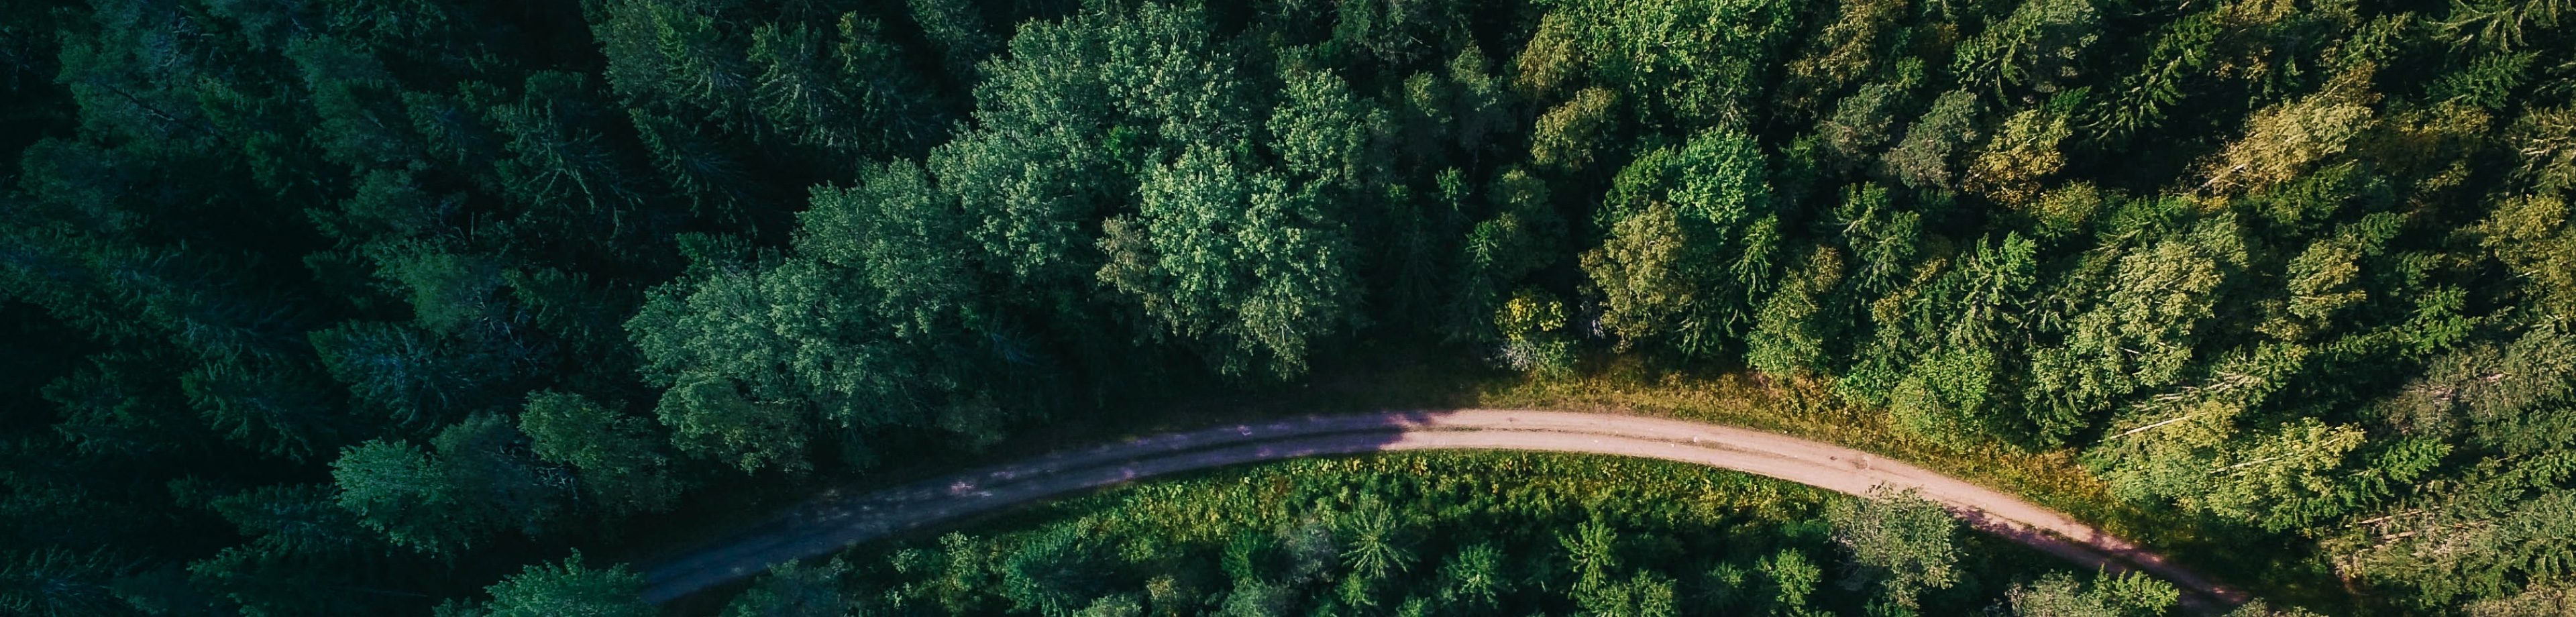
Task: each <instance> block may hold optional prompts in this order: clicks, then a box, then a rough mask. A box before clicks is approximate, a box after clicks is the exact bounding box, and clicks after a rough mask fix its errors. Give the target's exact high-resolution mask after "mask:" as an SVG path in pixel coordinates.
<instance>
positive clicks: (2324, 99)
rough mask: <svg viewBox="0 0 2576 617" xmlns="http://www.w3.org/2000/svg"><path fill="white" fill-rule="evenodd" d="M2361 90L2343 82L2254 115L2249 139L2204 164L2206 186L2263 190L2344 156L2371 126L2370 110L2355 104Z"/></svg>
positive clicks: (2218, 189)
mask: <svg viewBox="0 0 2576 617" xmlns="http://www.w3.org/2000/svg"><path fill="white" fill-rule="evenodd" d="M2359 77H2360V76H2346V77H2342V78H2339V79H2357V78H2359ZM2359 87H2360V86H2357V85H2349V84H2337V87H2335V88H2332V89H2329V90H2327V91H2325V92H2319V93H2316V94H2311V95H2308V96H2305V97H2301V98H2300V99H2298V100H2295V101H2288V102H2284V103H2280V104H2276V105H2273V106H2270V107H2265V108H2263V109H2262V110H2259V111H2256V112H2254V114H2253V115H2252V116H2250V117H2247V118H2246V119H2245V136H2244V137H2243V138H2240V139H2238V140H2236V141H2235V142H2231V143H2229V144H2228V145H2227V148H2226V149H2225V150H2221V151H2219V153H2218V154H2216V155H2213V156H2211V157H2210V159H2209V160H2208V161H2207V162H2204V163H2202V164H2201V169H2202V170H2204V171H2203V172H2202V173H2203V174H2204V175H2205V176H2207V177H2208V178H2209V180H2208V181H2207V182H2204V183H2202V184H2201V187H2202V188H2203V189H2204V190H2211V191H2216V192H2222V193H2224V192H2230V191H2241V190H2249V189H2259V188H2263V187H2267V186H2271V185H2273V184H2278V183H2281V182H2284V181H2288V180H2290V179H2292V178H2296V177H2298V176H2299V175H2300V174H2303V173H2306V172H2307V171H2308V168H2309V167H2310V166H2312V165H2314V164H2316V163H2318V162H2320V161H2323V160H2325V159H2326V158H2327V157H2331V156H2334V155H2337V154H2341V153H2343V151H2344V149H2345V148H2346V147H2347V145H2348V144H2349V143H2350V142H2351V141H2352V139H2353V137H2354V136H2356V135H2359V134H2361V132H2362V131H2363V130H2365V129H2368V128H2369V127H2370V126H2371V119H2372V112H2371V110H2370V108H2369V107H2366V106H2363V105H2362V104H2361V102H2359V101H2356V100H2354V99H2355V98H2357V97H2359V96H2360V94H2358V93H2354V92H2350V91H2349V90H2351V89H2354V88H2359Z"/></svg>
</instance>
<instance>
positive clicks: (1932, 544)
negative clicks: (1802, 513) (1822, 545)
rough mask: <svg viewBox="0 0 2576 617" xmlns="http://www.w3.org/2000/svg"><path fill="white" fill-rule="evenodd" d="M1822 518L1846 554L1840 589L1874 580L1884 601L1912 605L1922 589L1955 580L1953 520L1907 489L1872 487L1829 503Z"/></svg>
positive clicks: (1956, 532) (1955, 527) (1941, 586)
mask: <svg viewBox="0 0 2576 617" xmlns="http://www.w3.org/2000/svg"><path fill="white" fill-rule="evenodd" d="M1825 519H1826V520H1827V521H1829V522H1831V523H1832V524H1833V528H1834V531H1833V540H1834V544H1836V545H1838V546H1841V547H1842V548H1843V550H1846V551H1850V552H1851V554H1852V561H1851V565H1850V568H1849V570H1848V571H1847V572H1846V574H1845V577H1844V581H1843V586H1844V587H1845V588H1849V589H1853V590H1858V589H1860V588H1861V587H1862V586H1863V585H1872V584H1874V585H1876V586H1877V587H1878V588H1879V590H1880V594H1881V595H1882V597H1884V598H1885V599H1886V600H1887V601H1889V602H1893V603H1895V604H1896V605H1898V606H1904V607H1907V608H1912V607H1914V606H1916V595H1917V594H1919V593H1921V592H1922V591H1923V590H1925V589H1948V588H1950V586H1951V585H1953V584H1957V583H1958V582H1959V572H1958V569H1957V564H1958V559H1959V557H1958V550H1959V549H1958V535H1959V520H1958V519H1956V518H1952V517H1951V516H1950V512H1949V511H1948V510H1946V509H1943V508H1942V507H1941V504H1937V503H1933V502H1932V501H1931V500H1927V499H1924V498H1922V497H1921V496H1918V495H1916V494H1915V493H1914V492H1913V491H1912V490H1906V491H1894V490H1889V489H1887V488H1884V487H1882V488H1877V489H1872V490H1871V492H1870V496H1869V497H1867V498H1864V499H1854V500H1847V501H1837V502H1834V504H1833V505H1831V506H1829V507H1827V508H1826V510H1825Z"/></svg>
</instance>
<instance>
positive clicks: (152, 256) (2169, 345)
mask: <svg viewBox="0 0 2576 617" xmlns="http://www.w3.org/2000/svg"><path fill="white" fill-rule="evenodd" d="M2571 11H2576V6H2571V4H2570V3H2569V2H2568V1H2566V0H2527V1H2509V0H2415V1H2390V2H2367V3H2365V2H2360V1H2359V0H2230V1H2222V2H2213V3H2196V2H2186V3H2167V2H2150V1H2146V0H1924V1H1920V2H1917V1H1913V0H1794V1H1793V0H1527V1H1521V0H1498V1H1497V2H1493V3H1477V2H1470V1H1468V0H1413V1H1403V2H1396V1H1392V0H1340V1H1335V2H1324V1H1322V0H1277V1H1273V2H1260V3H1237V2H1208V3H1203V4H1202V3H1191V2H1186V1H1183V2H1177V3H1173V2H1164V1H1162V0H1089V1H1084V2H1077V1H1075V0H1009V1H1005V0H992V1H980V2H979V1H975V0H908V1H905V2H891V1H881V2H859V1H855V0H797V1H792V2H778V3H754V2H739V1H735V0H585V1H582V2H481V1H464V2H430V1H425V0H309V1H303V2H282V1H267V0H93V1H91V2H89V3H87V4H76V3H69V2H17V3H10V4H8V5H5V6H0V60H5V62H0V87H5V88H7V91H8V94H7V96H6V97H0V119H5V122H0V150H7V151H10V152H16V153H19V157H20V158H19V159H18V162H17V165H16V166H15V167H14V168H13V169H11V170H10V171H9V172H8V173H5V174H0V363H5V368H0V410H5V411H6V415H5V417H0V460H5V461H6V462H5V464H0V520H6V521H8V522H9V524H8V525H5V526H0V607H5V608H7V609H9V610H13V611H21V612H33V613H38V614H48V615H97V614H131V613H146V614H197V613H221V614H230V613H241V614H250V615H302V614H349V613H360V614H378V613H388V612H403V611H411V612H418V611H420V610H424V609H423V607H426V606H428V605H431V604H435V603H436V599H438V598H445V597H456V596H461V595H469V594H476V593H477V590H481V589H484V588H485V587H487V586H489V585H491V584H493V583H494V582H495V581H499V580H502V579H503V577H504V576H505V575H508V574H509V573H512V572H518V571H520V568H522V567H523V566H526V565H527V564H529V563H534V562H540V561H543V562H546V563H554V564H562V563H564V562H563V561H562V555H564V554H566V553H567V551H566V549H567V548H568V547H571V546H592V547H597V546H601V545H604V544H608V543H611V542H612V541H613V540H615V539H616V538H617V534H618V533H620V531H619V530H621V529H623V528H625V524H624V523H625V522H626V521H633V520H637V519H638V517H649V516H652V515H654V513H657V512H664V511H667V510H668V509H670V508H671V507H673V505H674V504H676V503H679V502H680V501H681V500H682V499H683V498H684V497H685V496H687V495H691V494H692V491H699V492H701V493H699V494H703V492H705V491H717V490H724V489H725V488H726V487H727V486H728V485H741V484H743V483H744V482H743V479H744V478H746V477H750V478H757V479H760V480H763V481H769V482H792V481H794V480H795V479H796V478H799V477H806V476H800V474H816V473H831V474H846V473H854V472H858V471H862V470H866V469H869V468H871V466H873V465H877V464H878V462H879V461H883V460H886V459H888V458H890V457H892V456H898V455H912V454H923V453H928V454H939V453H950V452H956V451H959V450H961V449H970V448H974V447H978V446H981V445H986V444H990V443H993V442H995V441H996V440H998V439H1000V438H1002V437H1004V436H1007V435H1010V434H1013V433H1014V432H1016V431H1024V430H1028V429H1029V428H1030V427H1037V426H1044V425H1046V423H1049V422H1081V421H1090V420H1095V419H1099V418H1104V417H1110V416H1112V415H1114V414H1116V413H1117V412H1118V410H1120V409H1124V408H1126V407H1125V405H1127V404H1129V403H1132V402H1135V401H1138V400H1143V399H1146V398H1149V397H1153V396H1161V395H1165V394H1167V393H1169V392H1173V391H1176V390H1178V391H1188V390H1190V389H1191V388H1198V387H1258V386H1262V385H1264V384H1276V383H1282V382H1290V381H1293V380H1296V379H1298V378H1299V377H1300V376H1303V375H1307V374H1310V372H1311V371H1313V370H1315V369H1316V368H1317V367H1323V366H1329V365H1331V364H1332V363H1335V362H1337V361H1343V360H1346V359H1348V358H1351V357H1353V356H1354V355H1356V354H1362V353H1368V352H1371V351H1373V350H1376V349H1383V348H1386V347H1389V346H1406V347H1412V348H1435V349H1439V350H1442V351H1441V352H1440V353H1446V354H1451V355H1459V356H1472V357H1474V358H1476V359H1480V360H1487V361H1491V362H1493V363H1496V364H1500V365H1503V366H1508V367H1512V368H1514V369H1518V370H1525V371H1529V372H1532V373H1537V374H1556V373H1562V372H1565V371H1572V370H1580V368H1581V366H1580V365H1579V363H1578V362H1577V360H1578V359H1580V358H1583V357H1585V355H1586V354H1595V355H1598V354H1614V353H1624V354H1635V355H1639V356H1647V357H1651V358H1654V359H1655V360H1656V361H1658V362H1664V363H1668V364H1670V365H1676V366H1682V365H1696V366H1715V367H1741V368H1745V369H1748V370H1752V371H1758V372H1760V373H1762V374H1765V375H1769V376H1774V377H1778V378H1783V379H1794V380H1803V381H1806V382H1808V383H1814V384H1824V385H1825V387H1829V388H1830V389H1832V390H1833V391H1834V392H1836V393H1837V394H1838V395H1840V396H1841V397H1843V398H1845V399H1847V400H1849V401H1853V402H1856V403H1859V404H1862V405H1866V406H1870V407H1872V408H1877V409H1884V410H1885V413H1887V414H1889V416H1890V417H1891V418H1892V419H1893V420H1894V422H1896V423H1897V424H1898V425H1901V426H1903V427H1905V428H1906V430H1908V431H1910V432H1912V433H1914V434H1917V435H1920V436H1924V437H1927V438H1932V439H1941V440H1950V441H1954V442H1958V443H1979V442H1988V441H2000V442H2003V443H2008V444H2012V445H2014V446H2016V447H2020V448H2027V449H2034V450H2063V451H2068V452H2073V453H2077V454H2078V456H2079V457H2080V460H2082V461H2083V462H2084V464H2085V465H2086V467H2087V468H2088V470H2087V471H2089V472H2090V473H2092V474H2095V475H2097V476H2098V477H2099V478H2100V479H2101V480H2103V481H2104V482H2106V483H2107V484H2108V485H2109V486H2110V487H2111V489H2112V492H2113V493H2114V494H2116V495H2117V496H2118V497H2119V498H2121V499H2124V500H2128V501H2130V502H2132V503H2134V504H2137V505H2138V506H2139V507H2142V508H2149V509H2154V510H2157V511H2160V512H2163V513H2165V514H2167V515H2170V516H2174V517H2193V518H2197V519H2200V520H2205V521H2208V522H2209V523H2210V524H2211V525H2214V526H2218V527H2221V528H2226V529H2231V530H2234V532H2236V533H2241V534H2246V535H2249V536H2260V537H2269V538H2275V539H2283V538H2294V539H2296V544H2298V545H2299V546H2303V547H2307V548H2304V549H2302V550H2305V551H2308V552H2307V553H2306V554H2304V555H2302V556H2299V558H2300V559H2305V560H2307V561H2309V562H2312V563H2314V564H2316V567H2317V568H2319V569H2322V570H2330V571H2331V572H2332V573H2333V574H2334V575H2335V576H2338V577H2340V578H2342V579H2343V580H2344V581H2345V583H2346V586H2348V587H2349V588H2350V589H2352V590H2355V591H2357V592H2359V595H2360V596H2361V597H2364V598H2366V600H2364V601H2363V602H2362V604H2361V605H2360V606H2361V607H2366V608H2367V609H2369V610H2378V611H2386V612H2391V613H2415V614H2443V613H2457V612H2466V613H2472V614H2478V615H2518V614H2548V613H2550V612H2552V611H2554V610H2563V609H2564V607H2565V606H2566V602H2567V598H2568V597H2570V596H2569V593H2570V590H2571V588H2576V443H2571V442H2576V387H2571V386H2576V323H2570V318H2571V317H2576V221H2571V219H2570V212H2569V208H2568V205H2567V200H2568V198H2569V195H2568V192H2569V190H2570V188H2571V187H2576V39H2571V34H2570V32H2569V28H2567V26H2568V25H2569V24H2567V23H2565V22H2566V21H2567V20H2576V14H2571ZM1176 384H1177V385H1179V386H1183V387H1180V388H1175V385H1176ZM2070 473H2082V471H2072V470H2071V471H2070ZM1442 533H1447V532H1442ZM1075 548H1079V547H1075ZM1049 550H1055V549H1049ZM1065 550H1073V549H1070V548H1069V549H1065ZM596 565H597V564H594V566H596ZM548 567H549V568H554V569H552V570H542V571H537V570H532V571H530V572H531V574H530V575H529V576H538V577H540V578H542V579H545V580H555V581H557V582H558V583H560V585H558V586H562V587H565V588H574V589H580V590H586V591H585V593H597V592H601V591H602V590H607V591H614V590H616V589H618V587H617V586H618V585H620V584H623V583H621V582H620V581H621V580H622V579H618V578H617V577H615V576H607V577H605V578H602V577H601V576H604V575H596V571H597V570H596V568H583V567H579V566H578V565H573V564H568V565H560V566H548ZM1426 567H1427V566H1426ZM1917 569H1920V568H1917ZM1905 576H1906V577H1911V578H1906V579H1905V580H1909V581H1913V582H1909V583H1906V584H1905V585H1907V586H1912V585H1917V584H1922V585H1929V584H1932V583H1933V582H1934V581H1936V580H1939V579H1940V578H1942V577H1941V576H1940V575H1939V574H1937V573H1935V572H1933V571H1930V570H1922V571H1919V572H1911V573H1909V574H1906V575H1905ZM547 577H551V578H547ZM585 577H588V578H585ZM512 580H519V579H512ZM1890 580H1895V579H1890ZM540 582H542V581H540ZM2035 584H2036V583H2035ZM548 585H552V583H549V584H547V585H541V584H538V583H533V582H531V583H521V584H517V586H515V587H502V588H495V589H494V590H493V591H491V594H492V595H489V597H490V598H491V601H492V602H494V603H495V604H493V607H494V610H496V611H503V612H507V611H510V610H518V609H511V608H508V607H509V606H539V605H538V604H527V603H533V602H539V601H541V600H542V598H536V597H535V594H539V592H541V591H542V590H543V589H547V588H551V587H548ZM2043 588H2048V587H2046V586H2045V585H2041V586H2039V587H2033V589H2043ZM780 593H785V592H780ZM512 594H515V595H512ZM522 596H525V597H526V599H525V602H526V603H520V604H513V603H514V602H521V601H520V600H512V599H510V598H512V597H522ZM602 601H603V602H607V601H606V600H602ZM600 606H602V607H604V608H599V609H598V610H600V611H606V612H615V611H618V610H626V608H632V607H625V608H619V606H622V605H614V603H613V602H611V603H609V604H602V605H600ZM1390 606H1400V605H1390ZM457 610H465V609H457ZM526 610H528V611H539V612H543V611H547V610H553V609H545V608H529V609H526ZM583 610H590V609H583ZM1033 610H1034V609H1033ZM1387 610H1394V609H1393V608H1388V609H1387ZM2357 610H2359V609H2357Z"/></svg>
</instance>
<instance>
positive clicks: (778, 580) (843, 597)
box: [724, 558, 852, 617]
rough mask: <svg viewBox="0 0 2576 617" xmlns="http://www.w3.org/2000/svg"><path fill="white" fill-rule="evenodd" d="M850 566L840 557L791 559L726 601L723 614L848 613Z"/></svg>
mask: <svg viewBox="0 0 2576 617" xmlns="http://www.w3.org/2000/svg"><path fill="white" fill-rule="evenodd" d="M849 574H850V566H849V565H848V564H845V563H842V562H841V560H839V559H837V558H836V559H833V560H831V561H828V562H824V563H823V564H822V565H817V566H806V565H803V564H801V563H799V562H795V561H790V562H786V563H782V564H778V565H776V566H771V567H770V568H769V573H768V574H766V575H762V576H761V577H760V580H759V581H758V582H755V583H753V584H752V587H751V589H748V590H744V591H743V592H742V595H738V596H734V598H733V601H732V602H728V603H726V604H725V610H724V617H846V616H847V615H849V614H850V612H851V609H852V606H851V603H850V597H849V595H850V594H849V593H848V592H847V591H846V590H844V589H842V587H841V581H842V579H843V577H846V576H849Z"/></svg>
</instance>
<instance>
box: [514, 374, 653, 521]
mask: <svg viewBox="0 0 2576 617" xmlns="http://www.w3.org/2000/svg"><path fill="white" fill-rule="evenodd" d="M519 430H520V431H521V432H524V433H527V435H528V441H529V447H530V448H532V449H533V450H534V451H535V454H536V455H537V457H538V458H541V459H544V460H545V461H546V462H549V463H554V464H558V465H567V466H571V467H572V468H573V469H575V470H577V471H578V472H579V473H580V475H581V483H582V488H583V489H584V492H585V493H587V494H589V495H590V497H591V498H592V499H594V500H597V501H598V502H599V503H600V504H603V505H605V506H606V507H607V509H608V510H609V511H610V512H617V513H635V512H659V511H662V510H665V509H668V508H670V507H671V505H672V503H673V502H675V501H677V500H678V499H679V497H680V492H681V491H682V490H683V489H684V488H685V486H684V485H683V484H682V483H681V482H680V481H679V480H677V479H675V478H673V477H672V470H671V469H670V461H669V459H668V458H667V457H665V456H663V454H662V453H661V448H660V447H659V446H660V444H662V443H666V442H665V440H664V438H662V437H660V436H658V435H656V434H655V433H656V431H655V430H654V427H653V426H652V424H651V423H650V422H649V421H647V420H645V419H643V418H636V417H632V416H628V415H625V414H622V413H619V412H617V411H615V410H612V409H609V408H608V407H606V406H603V405H600V404H599V403H595V402H592V401H591V400H590V399H589V398H587V397H584V396H582V395H579V394H574V393H570V392H560V391H551V390H549V391H540V392H534V393H530V394H529V395H528V404H527V408H526V410H525V411H522V412H521V413H520V414H519Z"/></svg>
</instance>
